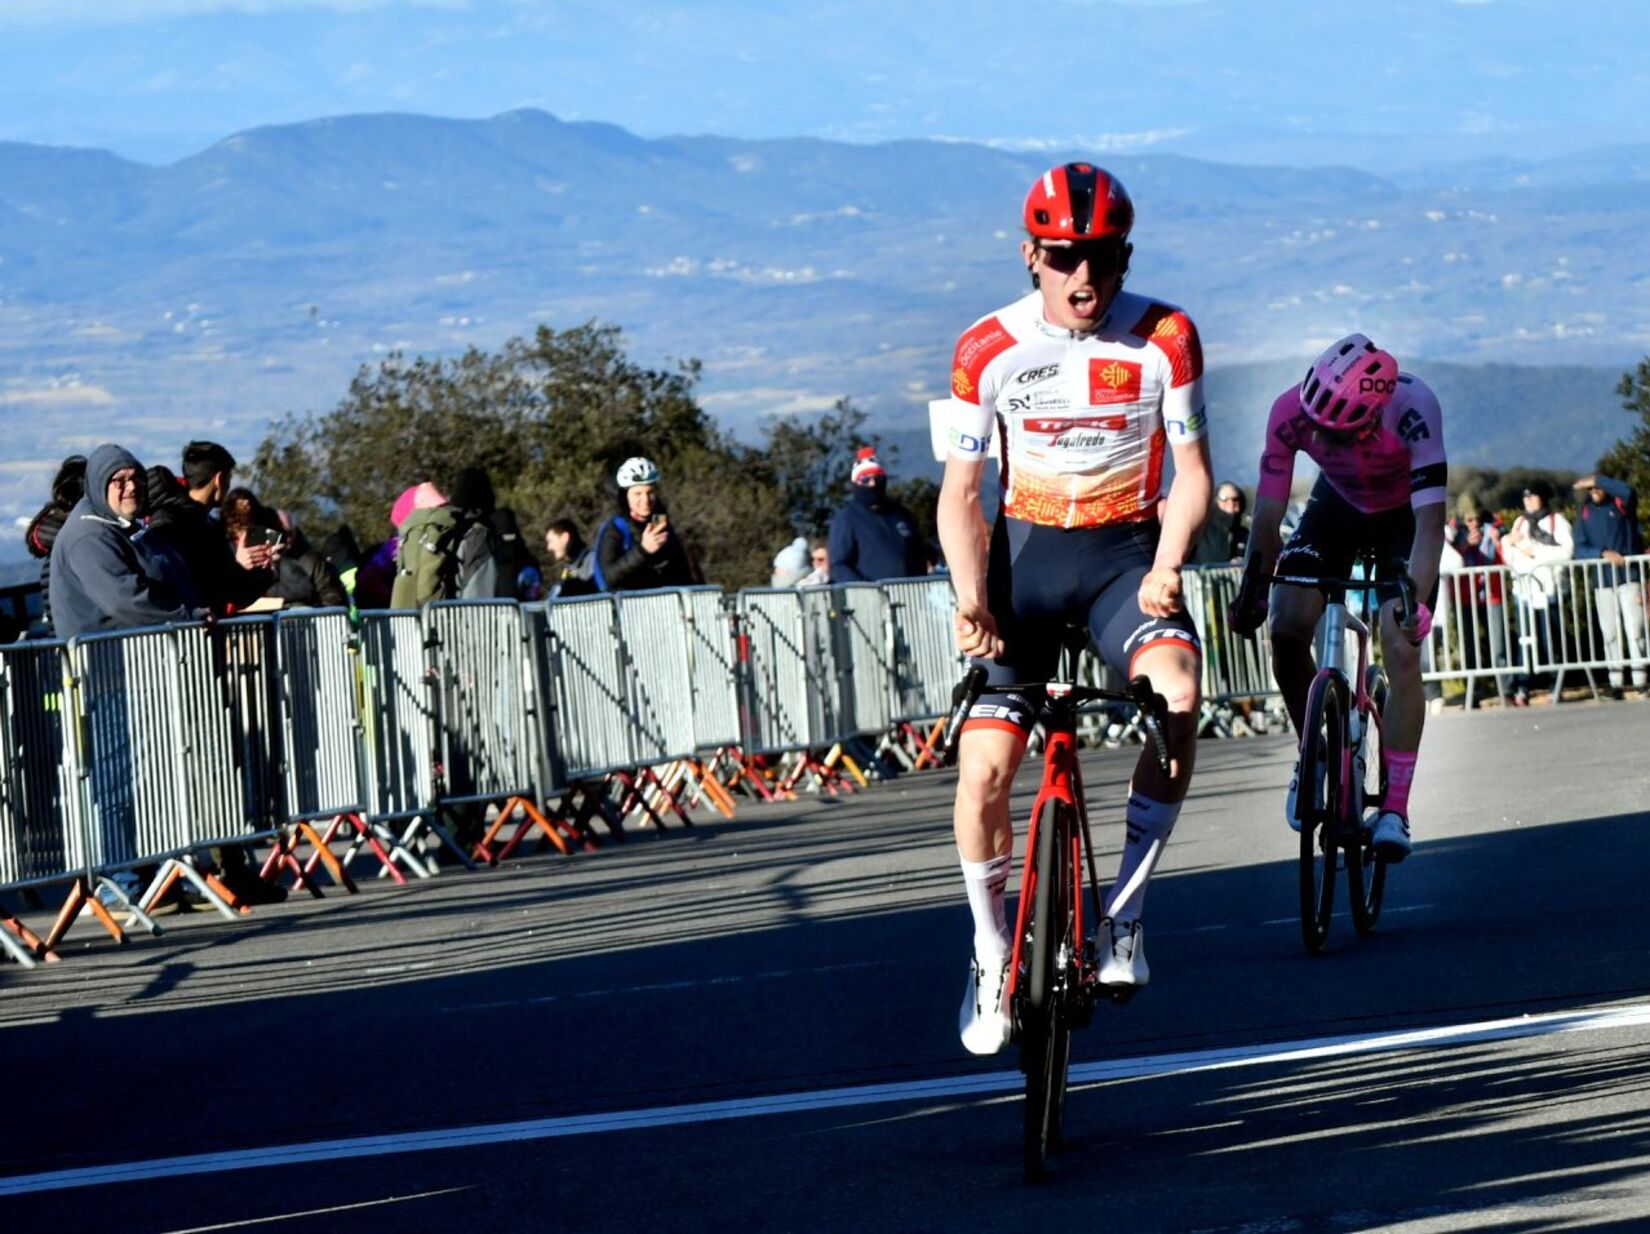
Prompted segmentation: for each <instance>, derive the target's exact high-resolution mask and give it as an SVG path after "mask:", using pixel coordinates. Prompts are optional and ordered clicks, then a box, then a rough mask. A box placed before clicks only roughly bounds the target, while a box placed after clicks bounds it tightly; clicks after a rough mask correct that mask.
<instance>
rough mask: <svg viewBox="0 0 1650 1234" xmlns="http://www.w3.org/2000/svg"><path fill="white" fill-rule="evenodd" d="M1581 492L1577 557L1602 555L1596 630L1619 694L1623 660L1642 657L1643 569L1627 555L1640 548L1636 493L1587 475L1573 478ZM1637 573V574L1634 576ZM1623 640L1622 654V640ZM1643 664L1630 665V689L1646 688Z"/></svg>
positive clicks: (1626, 486) (1595, 589) (1613, 691)
mask: <svg viewBox="0 0 1650 1234" xmlns="http://www.w3.org/2000/svg"><path fill="white" fill-rule="evenodd" d="M1576 488H1577V489H1578V490H1580V491H1581V492H1582V493H1585V498H1584V499H1583V500H1582V502H1581V507H1580V509H1578V510H1577V511H1576V521H1575V549H1576V560H1577V561H1586V560H1598V559H1602V560H1603V561H1604V563H1605V564H1604V565H1602V566H1600V567H1598V573H1597V575H1595V578H1596V584H1595V586H1594V587H1593V600H1594V602H1595V603H1596V605H1597V608H1598V626H1599V633H1601V634H1602V635H1603V636H1604V658H1605V659H1606V660H1608V661H1609V662H1610V665H1611V667H1610V670H1609V672H1610V693H1611V694H1613V695H1614V696H1615V697H1616V698H1620V697H1621V688H1622V686H1623V684H1624V683H1625V680H1626V678H1625V674H1624V673H1623V671H1622V669H1621V665H1622V663H1623V662H1624V660H1626V659H1632V660H1639V661H1642V660H1643V659H1644V573H1643V570H1642V569H1640V570H1638V571H1634V570H1633V569H1632V568H1631V567H1629V566H1628V565H1627V559H1628V558H1629V557H1632V556H1635V555H1636V554H1638V553H1640V552H1642V551H1643V549H1642V546H1641V545H1640V544H1639V526H1638V494H1637V493H1635V492H1634V491H1633V487H1632V485H1630V484H1625V483H1623V482H1622V481H1620V480H1612V479H1611V478H1610V477H1609V476H1586V477H1584V478H1582V479H1580V480H1577V481H1576ZM1635 575H1636V577H1635ZM1624 643H1625V654H1624V652H1623V644H1624ZM1645 679H1646V671H1645V667H1644V665H1643V664H1642V663H1640V664H1636V665H1634V667H1633V688H1634V689H1636V690H1642V689H1644V688H1645Z"/></svg>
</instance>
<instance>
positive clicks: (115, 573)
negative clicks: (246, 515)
mask: <svg viewBox="0 0 1650 1234" xmlns="http://www.w3.org/2000/svg"><path fill="white" fill-rule="evenodd" d="M142 485H143V466H142V464H140V463H139V462H138V461H137V459H135V458H133V457H132V455H131V454H130V453H129V452H128V451H127V450H125V449H123V448H121V447H120V446H117V445H109V444H105V445H101V446H99V447H98V448H97V449H96V450H94V451H92V456H91V459H90V460H89V461H88V462H87V464H86V495H85V496H84V497H82V498H81V499H80V500H79V501H78V502H76V503H75V506H74V509H72V510H71V511H70V512H69V517H68V520H67V521H66V522H65V523H64V524H63V529H62V530H61V531H60V532H58V534H57V538H56V540H55V541H54V542H53V544H52V557H51V562H52V573H51V607H52V622H53V625H54V627H55V629H56V631H57V636H58V637H59V638H64V639H69V638H76V637H78V636H79V635H82V634H93V633H96V632H99V631H103V630H121V629H130V628H132V627H134V626H149V625H162V624H165V623H167V622H172V621H189V620H192V619H193V618H194V617H195V616H196V612H195V611H194V610H193V609H192V608H191V607H190V606H189V605H188V604H187V603H185V601H184V597H183V596H181V595H180V594H179V593H178V591H177V590H176V588H175V587H174V586H173V584H172V583H171V581H169V580H168V579H167V577H166V575H165V573H164V571H163V570H162V568H161V566H160V564H159V563H158V561H157V559H156V558H155V556H154V555H153V554H152V553H151V552H150V551H149V550H148V548H147V547H145V546H144V545H143V544H142V543H141V542H140V537H139V535H138V533H139V531H140V530H141V528H140V526H139V524H138V521H137V517H138V512H139V510H140V509H141V508H142V504H143V503H142V499H141V494H142V491H143V489H142Z"/></svg>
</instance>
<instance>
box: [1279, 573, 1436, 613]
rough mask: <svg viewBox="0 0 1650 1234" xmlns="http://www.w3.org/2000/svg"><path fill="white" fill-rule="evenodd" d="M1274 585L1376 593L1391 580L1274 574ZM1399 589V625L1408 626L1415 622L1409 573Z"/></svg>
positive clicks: (1401, 577)
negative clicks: (1376, 590) (1377, 589)
mask: <svg viewBox="0 0 1650 1234" xmlns="http://www.w3.org/2000/svg"><path fill="white" fill-rule="evenodd" d="M1270 578H1271V581H1272V582H1274V583H1282V584H1284V585H1285V586H1289V587H1314V588H1316V589H1317V590H1319V591H1323V592H1328V591H1374V590H1375V589H1376V588H1379V587H1385V586H1387V584H1388V582H1389V581H1390V580H1388V579H1374V578H1330V577H1327V576H1324V577H1318V578H1312V577H1309V576H1306V575H1294V574H1273V575H1271V576H1270ZM1396 583H1397V587H1398V610H1399V617H1398V624H1399V625H1401V626H1407V625H1409V624H1410V623H1411V622H1412V621H1414V620H1415V580H1414V579H1412V578H1411V577H1410V576H1409V575H1408V574H1407V573H1406V574H1400V575H1399V576H1398V578H1397V580H1396Z"/></svg>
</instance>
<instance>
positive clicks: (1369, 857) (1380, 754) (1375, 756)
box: [1346, 664, 1387, 937]
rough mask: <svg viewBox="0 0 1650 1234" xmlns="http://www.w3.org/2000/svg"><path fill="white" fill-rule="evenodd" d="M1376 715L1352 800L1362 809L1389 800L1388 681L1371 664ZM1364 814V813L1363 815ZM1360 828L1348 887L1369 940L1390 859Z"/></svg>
mask: <svg viewBox="0 0 1650 1234" xmlns="http://www.w3.org/2000/svg"><path fill="white" fill-rule="evenodd" d="M1364 682H1365V689H1367V690H1368V691H1369V697H1370V700H1371V703H1372V704H1373V713H1372V714H1371V715H1370V716H1369V717H1368V721H1367V722H1366V723H1365V725H1364V740H1363V747H1362V749H1361V750H1358V751H1356V754H1357V758H1356V759H1355V762H1354V774H1356V770H1357V766H1358V765H1359V764H1361V765H1362V767H1363V783H1362V784H1359V785H1354V786H1353V793H1352V798H1353V800H1355V801H1359V802H1360V804H1361V805H1368V806H1379V805H1380V804H1381V802H1382V801H1383V800H1385V798H1386V740H1385V738H1384V737H1383V736H1382V734H1381V726H1380V724H1379V723H1378V722H1377V719H1376V717H1377V715H1380V714H1382V713H1384V712H1385V710H1386V696H1387V680H1386V674H1385V673H1384V672H1382V671H1381V668H1380V666H1379V665H1375V664H1371V665H1370V666H1369V671H1368V673H1367V674H1366V676H1365V678H1364ZM1361 812H1363V811H1360V813H1361ZM1349 821H1350V822H1352V823H1353V824H1354V825H1355V826H1356V828H1357V832H1356V834H1357V853H1356V859H1355V860H1354V859H1353V852H1352V848H1351V847H1350V846H1349V847H1348V850H1347V857H1348V860H1347V863H1346V885H1347V890H1348V892H1350V893H1351V896H1352V924H1353V925H1354V926H1356V927H1357V930H1358V933H1359V934H1362V935H1364V936H1365V937H1367V936H1369V935H1370V934H1373V933H1374V932H1375V923H1376V922H1378V921H1379V920H1380V919H1381V900H1382V898H1383V897H1384V896H1385V894H1386V858H1385V857H1382V856H1381V855H1380V854H1379V853H1377V852H1376V851H1375V846H1374V844H1372V843H1370V836H1369V832H1368V831H1367V830H1366V829H1365V828H1364V820H1363V819H1362V818H1357V819H1352V820H1349Z"/></svg>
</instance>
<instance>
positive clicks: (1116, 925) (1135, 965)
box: [1095, 917, 1152, 989]
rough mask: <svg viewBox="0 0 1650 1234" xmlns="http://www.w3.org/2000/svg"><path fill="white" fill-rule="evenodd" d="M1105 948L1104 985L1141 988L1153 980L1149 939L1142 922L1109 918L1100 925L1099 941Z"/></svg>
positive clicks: (1103, 961)
mask: <svg viewBox="0 0 1650 1234" xmlns="http://www.w3.org/2000/svg"><path fill="white" fill-rule="evenodd" d="M1095 941H1096V942H1097V943H1099V945H1100V946H1101V947H1102V948H1103V949H1104V957H1105V958H1104V959H1103V960H1102V961H1101V963H1100V984H1101V985H1104V986H1132V987H1134V988H1135V989H1139V988H1140V987H1141V986H1144V985H1145V984H1146V983H1147V982H1148V981H1150V980H1151V979H1152V970H1151V967H1150V966H1149V965H1148V964H1147V963H1146V936H1145V931H1144V930H1143V929H1142V928H1141V925H1140V923H1139V922H1138V921H1113V920H1112V919H1111V918H1110V917H1107V918H1106V919H1105V920H1104V921H1102V922H1101V923H1100V935H1099V937H1098V938H1097V939H1096V940H1095Z"/></svg>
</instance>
